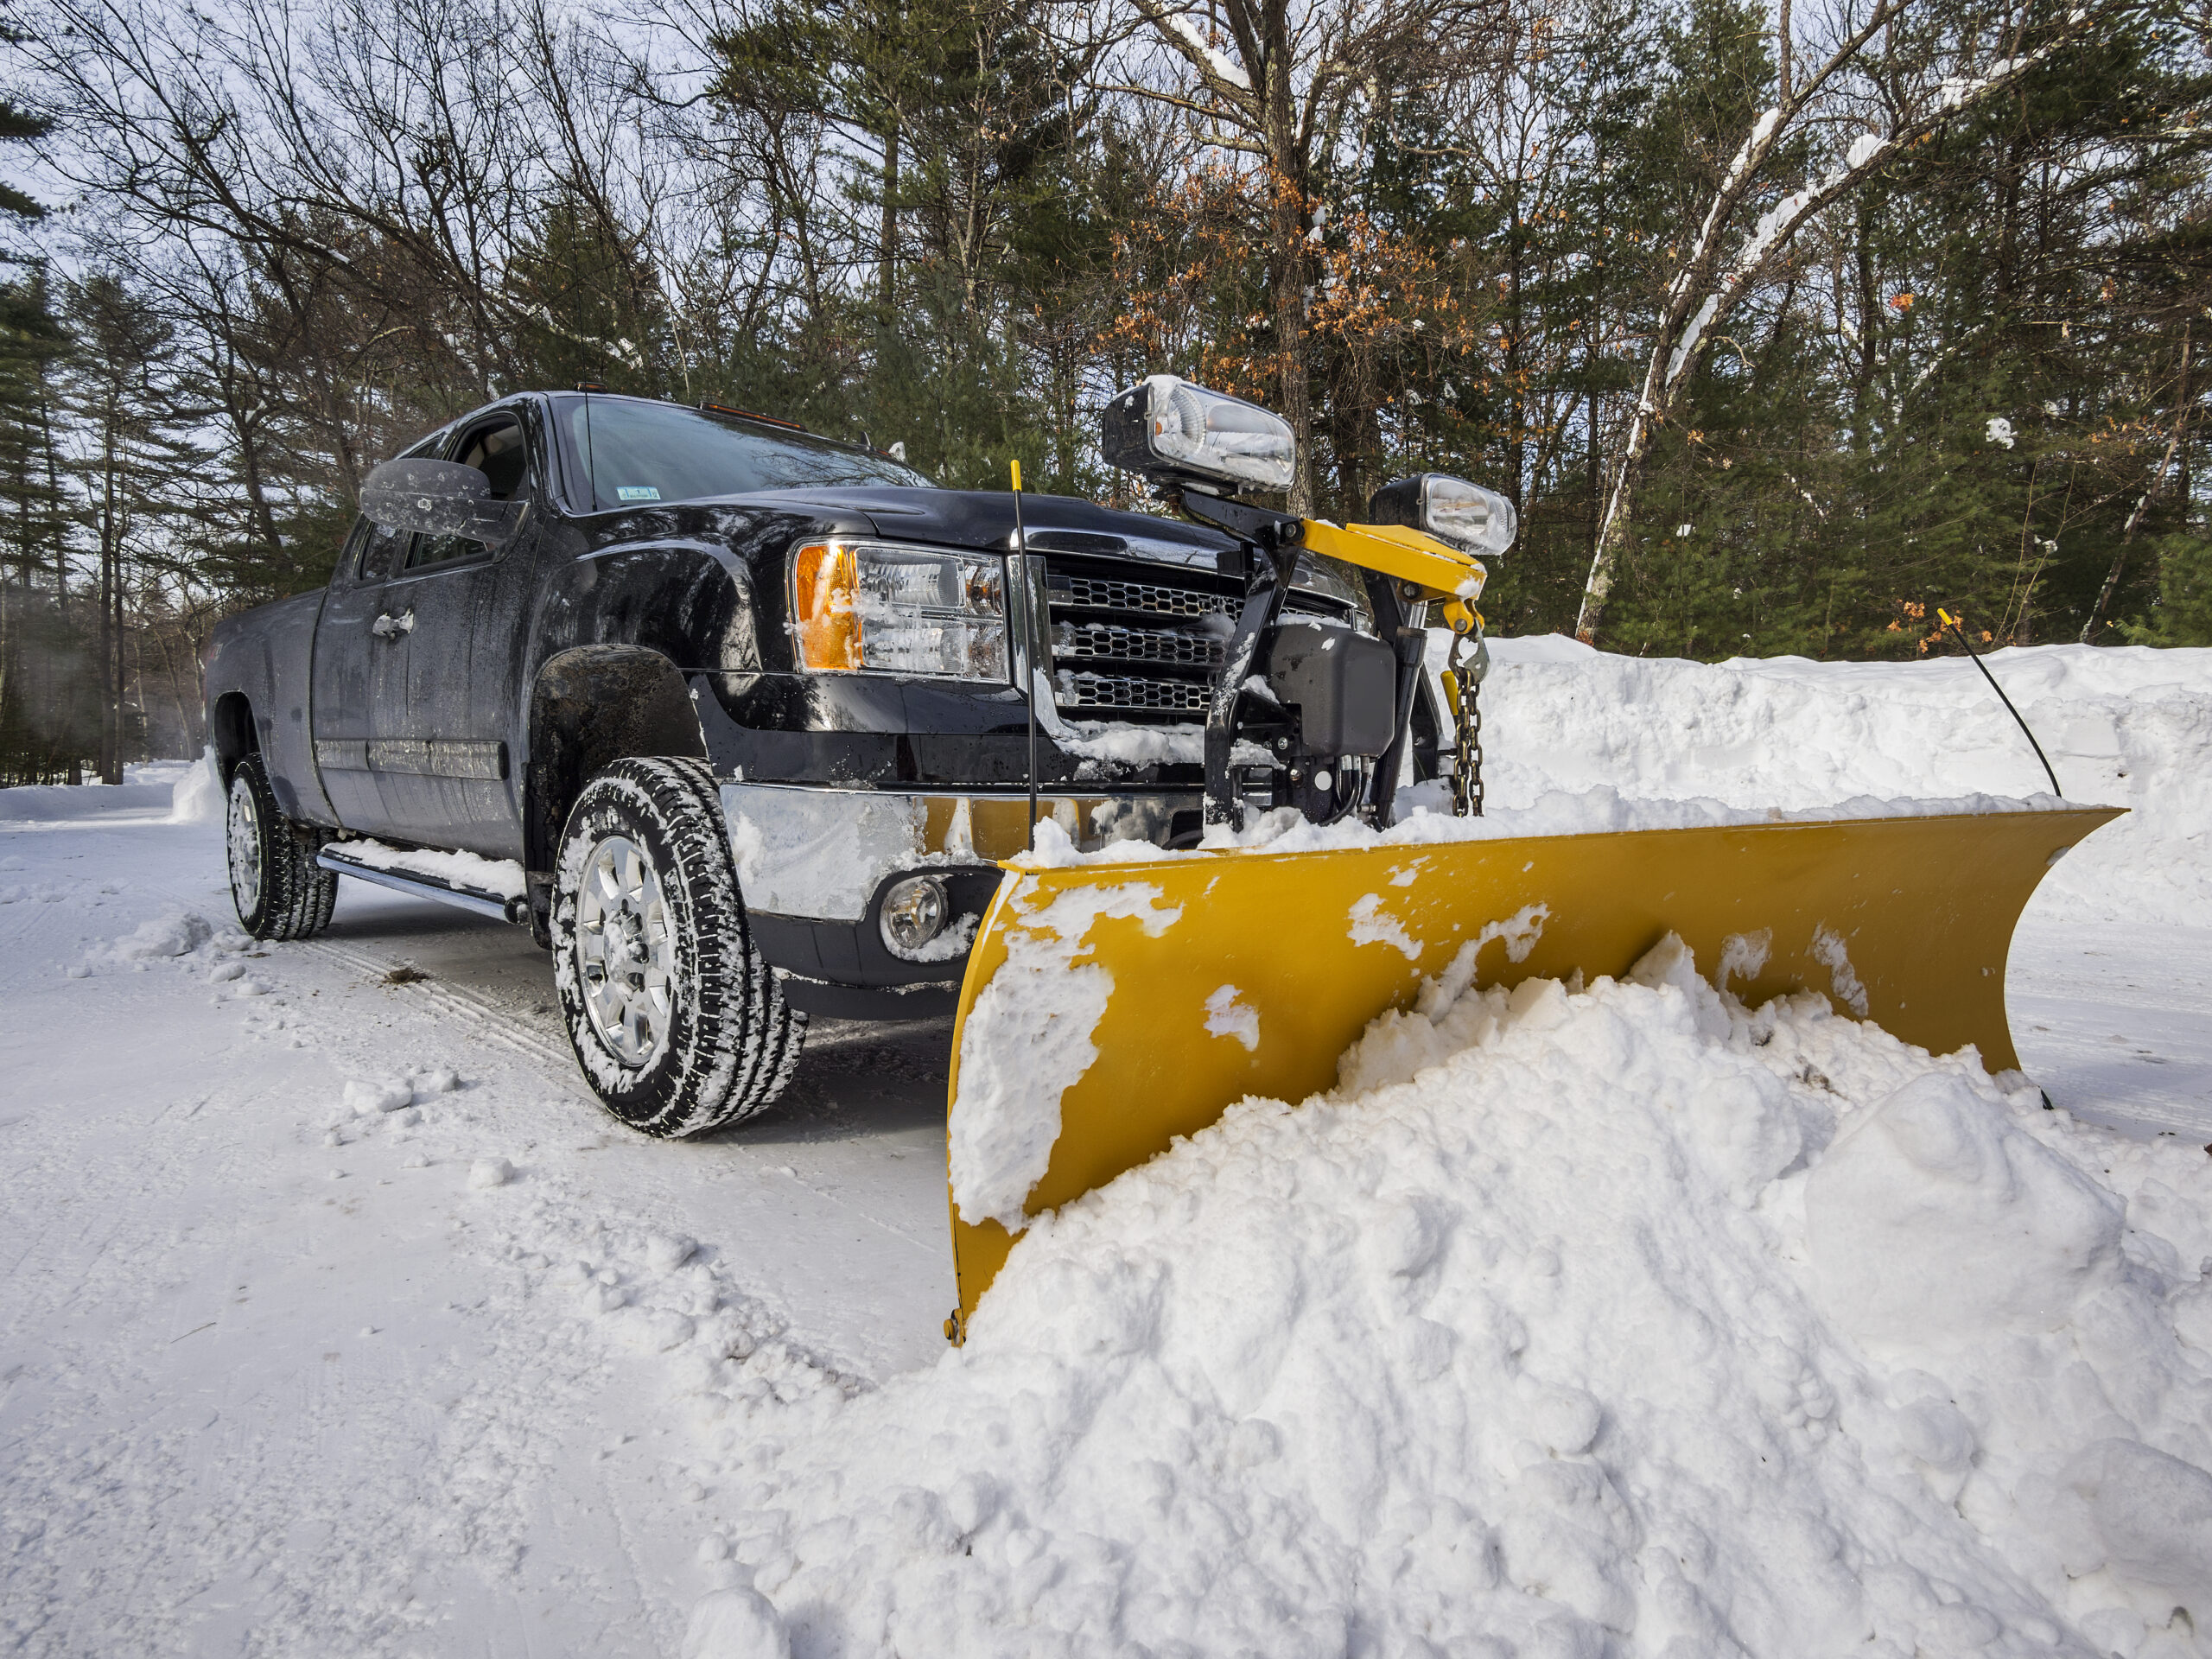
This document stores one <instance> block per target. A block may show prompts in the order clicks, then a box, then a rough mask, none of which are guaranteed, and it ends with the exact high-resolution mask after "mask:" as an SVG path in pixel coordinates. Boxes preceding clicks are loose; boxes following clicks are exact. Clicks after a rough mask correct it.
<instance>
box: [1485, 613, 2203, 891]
mask: <svg viewBox="0 0 2212 1659" xmlns="http://www.w3.org/2000/svg"><path fill="white" fill-rule="evenodd" d="M1985 660H1986V662H1987V663H1988V664H1989V668H1990V671H1991V673H1993V675H1995V676H1996V677H1997V680H1998V683H1999V684H2001V685H2002V686H2003V687H2004V688H2005V692H2006V694H2007V695H2008V696H2011V698H2012V701H2013V702H2014V703H2015V704H2016V705H2017V706H2018V708H2019V710H2020V712H2021V714H2022V715H2024V716H2025V718H2026V719H2027V721H2028V723H2029V725H2030V726H2031V728H2034V731H2035V734H2036V736H2037V740H2038V741H2040V742H2041V743H2042V745H2043V747H2044V753H2046V754H2048V755H2049V756H2050V763H2051V766H2052V767H2053V769H2054V770H2056V772H2057V774H2058V782H2059V785H2060V787H2061V788H2062V789H2063V790H2064V791H2065V793H2066V798H2068V799H2069V800H2072V801H2078V802H2082V803H2085V804H2101V805H2109V806H2124V807H2126V808H2128V809H2129V811H2130V816H2129V817H2126V818H2123V819H2121V820H2120V821H2119V822H2118V823H2113V824H2109V825H2107V827H2106V828H2104V829H2100V830H2099V831H2097V833H2096V835H2095V836H2094V839H2093V840H2092V842H2089V843H2088V845H2086V846H2085V847H2084V848H2083V849H2082V853H2081V854H2080V855H2076V856H2075V857H2072V858H2069V859H2068V860H2066V861H2064V862H2063V863H2062V864H2061V865H2060V866H2059V867H2058V868H2056V870H2054V871H2053V872H2052V874H2051V875H2050V878H2049V879H2048V880H2045V881H2044V886H2043V888H2042V890H2041V891H2040V892H2039V893H2038V894H2037V900H2036V902H2037V906H2038V907H2039V908H2040V910H2041V911H2042V912H2043V913H2046V914H2056V915H2059V916H2063V917H2066V918H2073V919H2084V920H2086V919H2093V918H2108V917H2113V916H2126V915H2137V914H2144V915H2157V916H2159V917H2161V918H2164V919H2166V920H2170V921H2183V922H2190V923H2193V924H2196V925H2204V924H2208V923H2212V764H2208V762H2212V651H2202V650H2192V651H2160V650H2153V649H2151V648H2149V647H2145V646H2128V647H2122V648H2113V649H2104V648H2099V647H2094V646H2087V645H2037V646H2032V647H2030V648H2027V649H2024V650H2006V651H1998V652H1991V653H1989V655H1988V656H1987V657H1986V659H1985ZM1491 662H1492V664H1493V666H1492V671H1491V677H1490V678H1489V679H1488V680H1487V681H1486V682H1485V683H1484V686H1483V694H1482V699H1483V755H1484V781H1485V784H1486V785H1487V787H1488V792H1489V798H1490V800H1491V803H1492V804H1494V806H1496V807H1498V808H1503V809H1506V810H1516V809H1518V810H1529V809H1533V808H1535V807H1537V806H1538V805H1539V804H1541V803H1542V802H1543V801H1544V799H1545V798H1546V797H1547V796H1552V795H1566V796H1570V797H1571V796H1574V795H1578V794H1580V793H1582V792H1583V791H1590V790H1594V789H1599V788H1607V789H1611V790H1614V791H1618V793H1619V794H1620V795H1622V796H1624V797H1628V798H1632V799H1636V800H1639V801H1656V800H1669V801H1683V800H1689V799H1693V798H1707V799H1711V800H1714V801H1718V802H1719V803H1721V804H1724V805H1726V806H1728V807H1734V808H1749V809H1759V808H1764V807H1770V806H1771V807H1778V808H1780V809H1782V810H1784V811H1798V810H1805V809H1808V808H1816V807H1822V806H1825V805H1827V804H1829V803H1832V802H1837V801H1845V800H1848V799H1850V798H1853V797H1854V796H1868V797H1874V798H1900V797H1925V798H1945V797H1957V796H1963V795H1968V794H1985V795H1992V796H1999V797H2024V796H2029V795H2031V794H2033V793H2035V792H2037V791H2042V790H2044V789H2047V788H2048V787H2049V785H2048V784H2047V782H2046V781H2045V779H2044V772H2043V768H2042V767H2041V766H2038V765H2037V763H2036V758H2035V754H2034V752H2033V751H2032V750H2031V749H2030V748H2029V747H2028V744H2027V741H2026V740H2025V739H2024V738H2023V737H2022V736H2021V735H2020V730H2019V728H2018V726H2016V725H2015V724H2014V723H2013V721H2012V716H2011V715H2007V714H2006V713H2005V709H2004V707H2003V705H2002V704H2000V703H1999V702H1998V700H1997V698H1996V697H1995V696H1993V694H1992V693H1991V691H1990V690H1989V686H1988V683H1986V681H1984V680H1983V678H1982V677H1981V676H1980V673H1978V672H1977V671H1975V669H1974V664H1972V663H1970V662H1967V660H1965V659H1964V658H1944V659H1942V660H1940V661H1936V662H1914V663H1815V662H1811V661H1808V660H1807V659H1806V658H1796V657H1782V658H1768V659H1748V658H1745V659H1738V660H1736V661H1732V662H1726V663H1718V664H1706V663H1691V662H1681V661H1676V660H1671V659H1648V658H1634V657H1616V656H1611V655H1609V654H1607V653H1605V652H1597V651H1592V649H1590V648H1589V647H1588V646H1586V645H1579V644H1577V643H1576V642H1575V641H1573V640H1572V639H1566V638H1564V637H1562V636H1560V635H1557V634H1551V635H1546V636H1543V637H1541V638H1537V639H1494V640H1492V641H1491Z"/></svg>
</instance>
